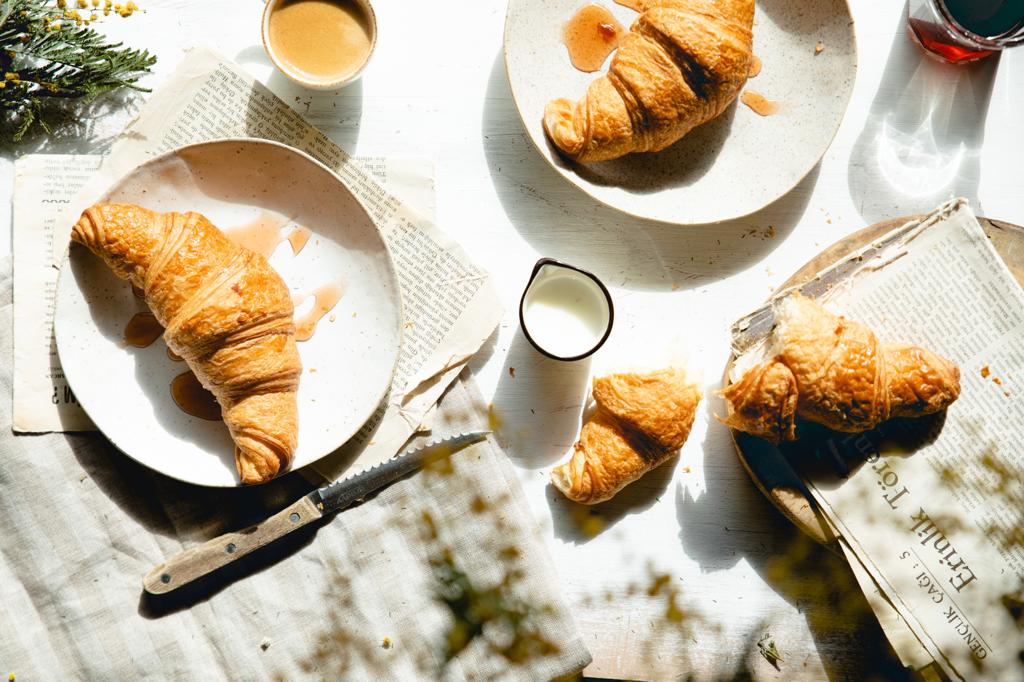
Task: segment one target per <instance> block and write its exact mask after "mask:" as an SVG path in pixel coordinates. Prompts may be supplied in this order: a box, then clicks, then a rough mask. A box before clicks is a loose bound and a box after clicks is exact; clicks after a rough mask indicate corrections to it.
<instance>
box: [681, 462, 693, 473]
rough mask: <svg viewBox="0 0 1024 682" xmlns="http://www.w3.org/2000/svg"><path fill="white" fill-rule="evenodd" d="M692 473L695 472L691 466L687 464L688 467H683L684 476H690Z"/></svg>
mask: <svg viewBox="0 0 1024 682" xmlns="http://www.w3.org/2000/svg"><path fill="white" fill-rule="evenodd" d="M692 471H693V469H691V468H690V465H689V464H687V465H686V466H684V467H683V473H684V474H688V473H690V472H692Z"/></svg>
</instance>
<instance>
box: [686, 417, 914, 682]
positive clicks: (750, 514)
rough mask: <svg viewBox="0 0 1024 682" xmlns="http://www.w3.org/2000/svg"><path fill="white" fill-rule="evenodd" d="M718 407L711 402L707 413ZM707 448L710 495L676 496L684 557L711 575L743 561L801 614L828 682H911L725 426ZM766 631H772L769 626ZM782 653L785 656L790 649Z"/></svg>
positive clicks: (840, 573) (860, 604) (832, 565)
mask: <svg viewBox="0 0 1024 682" xmlns="http://www.w3.org/2000/svg"><path fill="white" fill-rule="evenodd" d="M712 403H715V404H712ZM717 407H718V406H717V401H711V400H709V401H707V404H706V407H705V409H707V410H708V411H709V412H713V411H714V410H715V409H716V408H717ZM710 441H715V443H714V444H713V445H709V442H710ZM704 445H705V447H704V452H705V455H704V483H705V490H704V491H703V492H702V493H701V494H699V495H697V496H696V497H694V496H691V494H690V492H689V490H685V489H682V488H680V489H677V492H676V507H677V515H678V520H679V540H680V543H681V545H682V549H683V551H684V552H685V553H686V554H687V556H689V557H691V558H692V559H694V560H695V561H697V562H698V563H699V564H700V566H701V569H702V570H703V571H708V572H713V571H719V570H724V569H728V568H730V567H732V566H734V565H735V564H736V563H738V562H739V561H740V560H745V561H746V562H747V563H748V564H749V565H750V567H751V568H753V569H754V571H756V572H757V573H758V575H760V576H761V578H762V579H763V580H764V581H765V583H767V584H768V585H769V586H770V587H771V588H772V589H773V590H774V591H775V592H776V593H777V594H779V595H780V596H781V597H783V598H784V599H785V600H786V601H787V602H789V603H790V604H791V605H792V606H793V607H794V608H796V609H797V610H798V611H800V612H801V613H802V614H804V617H805V619H806V622H807V627H808V630H809V631H810V633H811V635H812V637H813V638H814V641H815V645H816V648H818V650H819V653H821V658H822V664H823V665H824V667H825V670H826V673H827V674H828V675H829V678H830V679H848V678H849V677H850V675H851V674H854V673H855V675H856V677H858V678H859V679H886V680H900V679H908V675H907V673H906V671H905V670H904V669H903V668H902V666H901V664H900V663H899V661H898V659H897V658H896V656H895V653H894V652H893V651H892V649H891V647H890V646H889V643H888V640H886V638H885V635H884V633H883V632H882V629H881V627H880V626H879V624H878V621H877V619H876V618H875V616H874V614H873V612H872V611H871V608H870V606H869V605H868V603H867V600H866V599H865V597H864V595H863V593H862V592H861V590H860V588H859V586H858V585H857V582H856V579H855V578H854V576H853V573H852V571H851V570H850V567H849V566H848V565H847V564H846V562H845V560H844V559H843V558H842V557H841V556H839V555H837V554H834V553H832V552H830V551H829V550H827V549H825V548H824V547H822V546H820V545H818V544H816V543H815V542H813V541H812V540H811V539H810V538H809V537H807V536H805V535H804V534H803V533H801V532H800V531H799V530H797V529H796V527H795V526H793V525H792V524H791V523H790V522H789V521H788V520H787V519H786V518H785V517H784V516H782V514H781V513H780V512H779V511H778V510H776V509H775V507H774V506H772V504H771V503H770V502H769V501H768V500H767V499H765V497H764V496H763V495H762V494H761V493H760V491H758V489H757V488H756V487H755V486H754V484H753V482H752V481H751V480H750V478H749V476H748V475H747V473H746V471H745V470H744V469H743V467H742V466H741V465H740V462H739V459H738V458H737V456H736V455H735V452H734V450H733V446H732V442H731V438H730V437H729V434H728V430H727V429H726V427H725V426H723V425H721V424H719V423H718V422H717V421H715V420H714V419H712V420H711V421H710V423H709V427H708V436H707V438H706V439H705V443H704ZM765 627H766V629H768V630H770V628H771V623H767V624H766V626H765ZM778 646H779V648H780V650H781V651H782V652H783V656H784V655H785V654H784V650H785V643H784V642H778ZM844 649H845V650H846V651H843V650H844ZM826 652H827V655H826ZM837 652H842V654H841V655H837ZM837 660H840V661H859V662H861V663H862V664H863V668H862V669H858V670H856V671H850V670H837V669H836V668H835V662H836V661H837ZM796 663H797V662H796V661H793V662H787V664H788V665H793V664H796ZM783 671H784V672H785V668H783ZM740 672H742V671H740Z"/></svg>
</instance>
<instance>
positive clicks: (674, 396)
mask: <svg viewBox="0 0 1024 682" xmlns="http://www.w3.org/2000/svg"><path fill="white" fill-rule="evenodd" d="M593 395H594V401H595V402H596V403H597V410H596V411H595V413H594V415H593V416H592V417H591V418H590V419H589V420H588V421H587V423H586V424H584V425H583V430H582V432H581V433H580V439H579V441H578V442H577V443H576V445H575V447H574V449H573V453H572V456H571V457H570V458H569V461H568V462H565V463H564V464H560V465H559V466H557V467H555V468H554V469H553V470H552V472H551V482H552V483H553V484H554V486H555V487H556V488H558V489H559V490H561V491H562V493H563V494H565V496H566V497H568V498H569V499H570V500H573V501H575V502H581V503H583V504H596V503H598V502H603V501H605V500H608V499H610V498H611V497H612V496H614V495H615V494H616V493H617V492H619V491H620V490H622V489H623V488H624V487H626V485H628V484H629V483H632V482H633V481H635V480H637V479H638V478H640V477H641V476H643V475H644V474H646V473H647V472H648V471H651V470H652V469H654V468H656V467H657V466H659V465H660V464H661V463H662V462H664V461H665V460H667V459H668V458H669V457H671V456H672V455H674V454H675V453H676V451H678V450H679V448H681V447H682V446H683V443H685V442H686V438H687V437H688V436H689V435H690V429H691V428H692V427H693V419H694V416H695V415H696V413H697V404H698V403H699V402H700V397H701V396H700V389H699V388H698V387H697V386H696V385H695V384H693V383H690V382H689V381H687V379H686V373H685V372H684V371H683V370H682V369H679V368H676V367H671V368H668V369H663V370H659V371H656V372H649V373H647V374H632V373H629V374H612V375H609V376H606V377H600V378H595V379H594V382H593Z"/></svg>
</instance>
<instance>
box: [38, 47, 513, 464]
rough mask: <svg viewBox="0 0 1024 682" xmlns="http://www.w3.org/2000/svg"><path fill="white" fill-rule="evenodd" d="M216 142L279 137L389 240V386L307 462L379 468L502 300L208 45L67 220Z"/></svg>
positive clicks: (475, 344)
mask: <svg viewBox="0 0 1024 682" xmlns="http://www.w3.org/2000/svg"><path fill="white" fill-rule="evenodd" d="M225 137H263V138H268V139H273V140H277V141H279V142H283V143H285V144H289V145H291V146H293V147H296V148H298V149H302V150H304V151H306V152H307V153H309V154H310V155H311V156H313V157H314V158H317V159H318V160H320V161H321V162H323V163H324V164H325V165H327V166H328V167H330V168H332V169H334V170H335V172H337V173H338V174H339V176H340V177H341V178H342V180H344V181H345V183H346V184H347V185H348V187H349V188H350V189H351V190H352V192H353V193H354V194H355V195H356V197H357V198H358V199H359V200H360V201H361V203H362V204H363V205H364V207H365V208H366V210H367V213H369V215H370V216H371V217H372V218H373V220H374V222H375V223H376V224H377V226H378V228H379V229H380V231H381V234H382V235H383V236H384V238H385V241H386V242H387V244H388V247H389V249H390V251H391V256H392V259H393V260H394V262H395V266H396V270H397V272H398V276H399V285H400V288H401V293H402V298H403V304H404V308H405V315H406V318H407V321H406V324H405V325H404V330H405V331H404V336H403V339H402V350H401V354H400V357H399V362H398V367H397V370H396V373H395V378H394V380H393V382H392V387H391V391H390V393H389V395H388V397H387V399H386V400H385V402H384V404H383V405H381V407H380V408H379V409H378V410H377V412H376V413H375V415H374V416H373V417H371V419H370V420H369V421H368V422H367V424H366V425H365V426H364V427H363V429H362V430H361V431H360V432H359V434H357V435H356V436H355V437H353V439H352V440H351V441H350V442H349V443H348V444H347V445H346V446H344V447H343V448H342V449H341V450H339V451H338V452H335V453H333V454H332V455H330V456H329V457H327V458H325V459H323V460H321V461H320V462H318V463H317V464H316V465H314V467H315V468H316V470H317V471H318V472H319V473H320V474H321V475H323V476H324V477H325V478H328V479H333V478H336V477H337V476H338V475H340V474H341V473H342V472H345V471H348V470H360V469H363V468H365V467H368V466H372V465H373V464H376V463H379V462H381V461H384V460H386V459H388V458H389V457H391V456H393V455H394V454H395V453H396V452H397V451H398V450H399V449H400V448H401V446H402V445H403V444H404V443H405V442H406V441H407V440H408V438H409V437H410V436H411V435H412V434H413V433H414V432H416V431H417V430H420V429H422V428H425V427H428V424H427V422H428V421H429V418H430V415H431V412H432V409H433V406H434V405H435V404H436V402H437V400H438V398H439V397H440V395H441V394H442V393H443V392H444V390H445V389H446V388H447V387H448V385H449V384H450V383H451V381H453V380H454V379H455V377H456V376H457V375H458V373H459V371H460V370H461V368H462V366H463V365H464V364H465V362H466V361H467V360H468V359H469V357H470V356H471V355H473V353H475V352H476V351H477V350H479V349H480V347H481V346H482V345H483V342H484V341H485V340H486V339H487V337H488V336H490V334H491V333H492V331H493V330H494V328H495V327H496V326H497V324H498V322H499V321H500V319H501V314H502V311H501V304H500V299H499V297H498V295H497V292H496V290H495V288H494V284H493V282H492V280H491V279H490V277H489V275H488V274H487V273H486V272H485V271H484V270H482V269H481V268H479V267H477V266H476V265H475V264H473V263H472V262H471V261H470V260H469V259H468V257H467V256H466V254H465V253H464V252H463V251H462V249H461V248H460V247H459V246H458V245H457V244H455V243H454V242H453V241H452V240H451V239H450V238H448V237H447V236H446V235H445V234H444V233H443V232H441V231H440V230H439V229H437V228H436V227H435V226H434V225H433V223H432V222H430V221H429V220H427V219H425V218H424V217H422V216H421V215H419V214H418V213H417V212H415V211H414V210H413V209H412V208H410V207H409V206H408V205H406V204H405V203H403V202H402V200H400V199H399V198H398V197H396V196H395V195H394V194H392V193H391V192H389V191H387V190H386V189H385V188H384V187H382V186H381V185H380V184H379V183H378V182H376V181H375V180H374V179H373V178H372V177H371V176H370V175H369V174H368V173H366V172H365V171H364V170H363V168H362V167H361V166H360V165H359V164H358V163H357V162H355V160H354V159H352V158H350V157H349V156H348V155H347V154H346V153H345V152H344V151H342V150H341V149H340V148H339V147H338V146H337V145H335V144H334V143H333V142H331V141H330V140H329V139H328V138H327V137H326V136H324V135H323V134H322V133H320V132H319V131H318V130H316V129H315V128H314V127H312V126H311V125H309V124H308V123H307V122H306V121H305V120H303V118H302V117H301V116H300V115H299V114H298V113H296V112H295V111H293V110H292V109H290V108H289V107H288V106H287V105H286V104H285V103H284V102H282V101H281V100H280V99H278V98H277V97H276V96H274V95H273V93H271V92H270V91H269V90H268V89H267V88H266V87H264V86H263V85H262V84H260V83H259V82H257V81H256V80H255V79H254V78H253V77H252V76H250V75H249V74H247V73H245V72H244V71H243V70H242V69H241V68H240V67H238V66H237V65H235V64H233V63H232V62H230V61H229V60H227V59H226V58H223V57H221V56H219V55H217V54H216V53H214V52H212V51H210V50H207V49H195V50H192V51H190V52H189V53H188V54H187V55H186V57H185V59H184V60H183V62H182V64H181V65H180V66H179V67H178V68H177V69H176V71H175V72H174V73H173V74H172V75H171V77H170V78H169V79H168V81H167V82H166V83H165V85H164V86H163V87H162V88H161V89H160V90H159V91H158V92H155V93H154V94H153V96H152V97H151V98H150V99H149V101H148V102H147V104H146V106H145V107H144V108H143V110H142V111H141V113H140V114H139V116H138V117H137V118H136V119H135V120H134V121H132V122H131V123H130V124H129V125H128V126H127V128H126V130H125V132H124V133H123V134H122V135H121V137H120V138H119V140H118V141H117V142H116V143H115V145H114V147H113V149H112V150H111V153H110V156H109V157H107V159H105V160H104V162H103V164H102V165H101V166H100V168H99V170H98V171H97V172H96V173H95V174H94V175H93V176H92V178H90V180H89V181H88V182H87V183H86V185H85V187H84V188H83V189H82V191H81V192H80V193H79V194H78V196H77V197H76V198H75V200H74V201H72V203H71V205H70V210H69V211H68V212H67V214H66V215H67V216H68V218H69V219H71V218H73V217H75V216H77V215H78V213H79V212H80V211H81V210H82V209H83V208H85V207H87V206H88V205H89V204H91V203H92V202H94V201H95V200H96V199H97V198H98V197H99V196H101V195H102V193H103V192H104V191H105V189H106V188H107V187H109V186H110V185H111V184H113V182H114V181H116V180H117V179H119V178H120V177H122V176H124V175H125V174H126V173H128V172H129V171H131V170H132V169H133V168H134V167H135V166H137V165H138V164H140V163H142V162H144V161H146V160H147V159H149V158H152V157H154V156H156V155H159V154H161V153H163V152H166V151H170V150H172V149H174V148H176V147H179V146H182V145H186V144H190V143H196V142H201V141H204V140H210V139H217V138H225ZM66 248H67V244H66V243H61V240H56V239H55V240H54V254H53V257H54V261H55V262H56V263H59V262H61V260H62V259H63V253H64V251H65V250H66ZM426 292H429V294H427V293H426Z"/></svg>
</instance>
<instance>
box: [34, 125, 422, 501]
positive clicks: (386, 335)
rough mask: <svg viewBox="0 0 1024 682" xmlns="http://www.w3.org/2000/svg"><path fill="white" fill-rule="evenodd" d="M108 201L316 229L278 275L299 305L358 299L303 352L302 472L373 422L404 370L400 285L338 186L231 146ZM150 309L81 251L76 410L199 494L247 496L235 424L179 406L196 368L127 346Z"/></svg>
mask: <svg viewBox="0 0 1024 682" xmlns="http://www.w3.org/2000/svg"><path fill="white" fill-rule="evenodd" d="M102 201H119V202H128V203H135V204H139V205H142V206H145V207H147V208H150V209H153V210H157V211H188V210H191V211H197V212H199V213H202V214H204V215H205V216H206V217H207V218H209V219H210V220H211V221H212V222H213V223H214V224H215V225H217V226H218V227H221V228H222V229H226V230H229V229H230V228H231V227H232V226H238V225H244V224H246V223H250V222H251V221H253V220H255V219H257V218H259V216H260V215H261V214H262V213H263V212H264V211H268V212H273V213H276V214H280V215H283V216H285V217H288V218H292V219H293V221H294V222H295V223H296V224H298V225H301V226H303V227H306V228H308V229H309V230H311V232H312V235H311V237H310V239H309V242H308V243H307V244H306V246H305V248H303V249H302V250H301V251H300V252H299V253H298V255H293V254H292V249H291V247H290V246H289V243H288V242H287V241H285V242H283V243H282V244H280V245H279V246H278V247H277V250H276V251H274V254H273V255H272V257H271V258H270V263H271V264H272V265H273V266H274V268H275V269H276V270H277V271H278V272H279V273H280V274H281V276H282V277H283V278H284V281H285V282H286V283H287V285H288V288H289V289H290V290H292V291H293V292H294V293H301V292H307V291H310V290H313V289H315V288H316V287H319V286H321V285H324V284H326V283H328V282H331V281H338V280H340V281H341V282H342V283H343V284H344V287H345V293H344V295H343V296H342V298H341V300H340V301H339V302H338V304H337V305H336V307H335V308H334V310H333V311H332V312H331V314H330V316H325V317H324V318H322V319H321V320H320V323H319V325H318V327H317V330H316V333H315V334H314V336H313V338H312V339H310V340H309V341H307V342H303V343H299V344H298V347H299V355H300V356H301V358H302V366H303V372H302V378H301V381H300V384H299V394H298V403H299V444H298V450H297V451H296V453H295V460H294V463H293V464H292V468H293V469H295V468H299V467H302V466H304V465H306V464H309V463H311V462H313V461H315V460H317V459H319V458H321V457H323V456H324V455H327V454H328V453H330V452H332V451H333V450H335V449H336V448H337V447H338V446H340V445H341V444H342V443H344V442H345V441H346V440H348V439H349V438H350V437H351V436H352V435H353V434H354V433H355V432H356V431H357V430H358V429H359V428H360V427H361V426H362V425H363V423H365V422H366V420H367V419H368V418H369V417H370V415H372V414H373V412H374V410H375V409H376V408H377V406H378V404H379V403H380V402H381V400H382V399H383V398H384V396H385V394H386V393H387V390H388V388H389V386H390V385H391V379H392V375H393V374H394V368H395V363H396V361H397V359H398V351H399V344H400V341H401V319H402V318H401V301H400V294H399V288H398V280H397V278H396V276H395V271H394V268H393V267H392V263H391V258H390V256H389V254H388V250H387V247H386V246H385V244H384V240H383V238H382V237H381V235H380V233H379V232H378V231H377V228H376V227H375V226H374V224H373V221H371V220H370V218H369V216H368V215H367V214H366V211H365V210H364V209H363V207H362V205H360V203H359V202H358V201H357V200H356V198H355V197H354V196H353V195H352V193H351V192H350V191H349V190H348V188H347V187H346V186H345V185H344V184H343V183H342V181H341V180H340V179H339V178H338V177H337V176H336V175H335V174H334V173H332V172H331V171H330V170H328V169H327V168H326V167H325V166H323V165H321V164H320V163H318V162H317V161H315V160H314V159H312V158H310V157H309V156H307V155H305V154H303V153H301V152H299V151H297V150H295V149H292V148H290V147H286V146H284V145H280V144H277V143H274V142H268V141H263V140H249V139H244V140H219V141H215V142H207V143H203V144H197V145H193V146H189V147H184V148H182V149H179V150H176V151H174V152H171V153H169V154H166V155H164V156H161V157H158V158H155V159H153V160H151V161H148V162H147V163H145V164H143V165H141V166H139V167H138V168H136V169H135V170H134V171H133V172H131V173H129V174H128V175H127V176H126V177H125V178H123V179H122V180H121V181H119V182H118V183H117V184H116V185H114V187H112V188H111V189H110V190H109V191H108V192H107V194H106V195H105V196H104V197H103V199H102ZM285 232H286V233H287V228H285ZM309 305H310V303H307V304H306V305H305V306H300V307H299V308H297V309H296V315H297V316H299V315H300V314H301V313H302V312H303V310H304V309H305V308H306V307H309ZM144 310H146V305H145V303H143V302H142V301H140V300H138V299H136V298H135V297H134V296H133V294H132V292H131V288H130V287H129V286H128V283H127V282H124V281H122V280H119V279H118V278H117V277H115V276H114V274H113V273H112V272H111V271H110V270H109V269H108V268H107V266H106V265H105V264H104V263H103V262H102V261H101V260H100V259H99V258H97V257H96V256H94V255H93V254H91V253H90V252H89V251H88V250H87V249H85V248H84V247H82V246H80V245H77V244H73V245H72V248H71V249H70V252H69V256H68V258H66V259H65V261H64V266H63V269H62V271H61V276H60V281H59V283H58V292H57V312H56V318H55V322H54V325H55V332H56V338H57V350H58V352H59V354H60V360H61V364H62V365H63V367H64V372H65V374H66V375H67V378H68V381H69V382H70V384H71V387H72V389H73V390H74V391H75V395H76V397H77V398H78V400H79V402H80V403H81V404H82V407H84V408H85V411H86V412H87V413H88V414H89V417H90V418H91V419H92V420H93V422H94V423H95V424H96V426H97V427H98V428H99V429H100V430H101V431H103V433H104V434H105V435H106V436H107V437H108V438H109V439H110V440H111V442H113V443H114V445H116V446H117V447H118V448H120V449H121V450H122V451H123V452H125V453H126V454H128V455H129V456H130V457H132V458H134V459H136V460H138V461H139V462H141V463H143V464H145V465H146V466H149V467H151V468H153V469H155V470H157V471H160V472H161V473H164V474H166V475H168V476H171V477H173V478H177V479H180V480H182V481H188V482H190V483H196V484H200V485H208V486H235V485H238V474H237V473H236V471H235V464H234V456H233V452H234V449H233V444H232V441H231V438H230V436H229V435H228V431H227V428H226V427H225V426H224V424H223V422H219V421H217V422H214V421H206V420H203V419H199V418H196V417H192V416H189V415H188V414H185V413H184V412H182V411H181V409H179V408H178V406H177V405H176V404H175V402H174V400H173V398H172V397H171V393H170V383H171V381H172V379H173V378H174V377H175V376H177V375H178V374H180V373H182V372H183V371H186V370H187V369H188V368H187V367H186V366H185V365H184V363H182V362H174V361H173V360H171V359H170V358H169V357H168V355H167V353H166V347H165V345H164V343H163V341H162V340H157V341H156V342H155V343H153V344H152V345H150V346H149V347H147V348H134V347H130V346H126V344H125V342H124V330H125V325H126V323H127V322H128V320H129V319H130V318H131V317H132V315H133V314H134V313H136V312H139V311H144Z"/></svg>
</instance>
